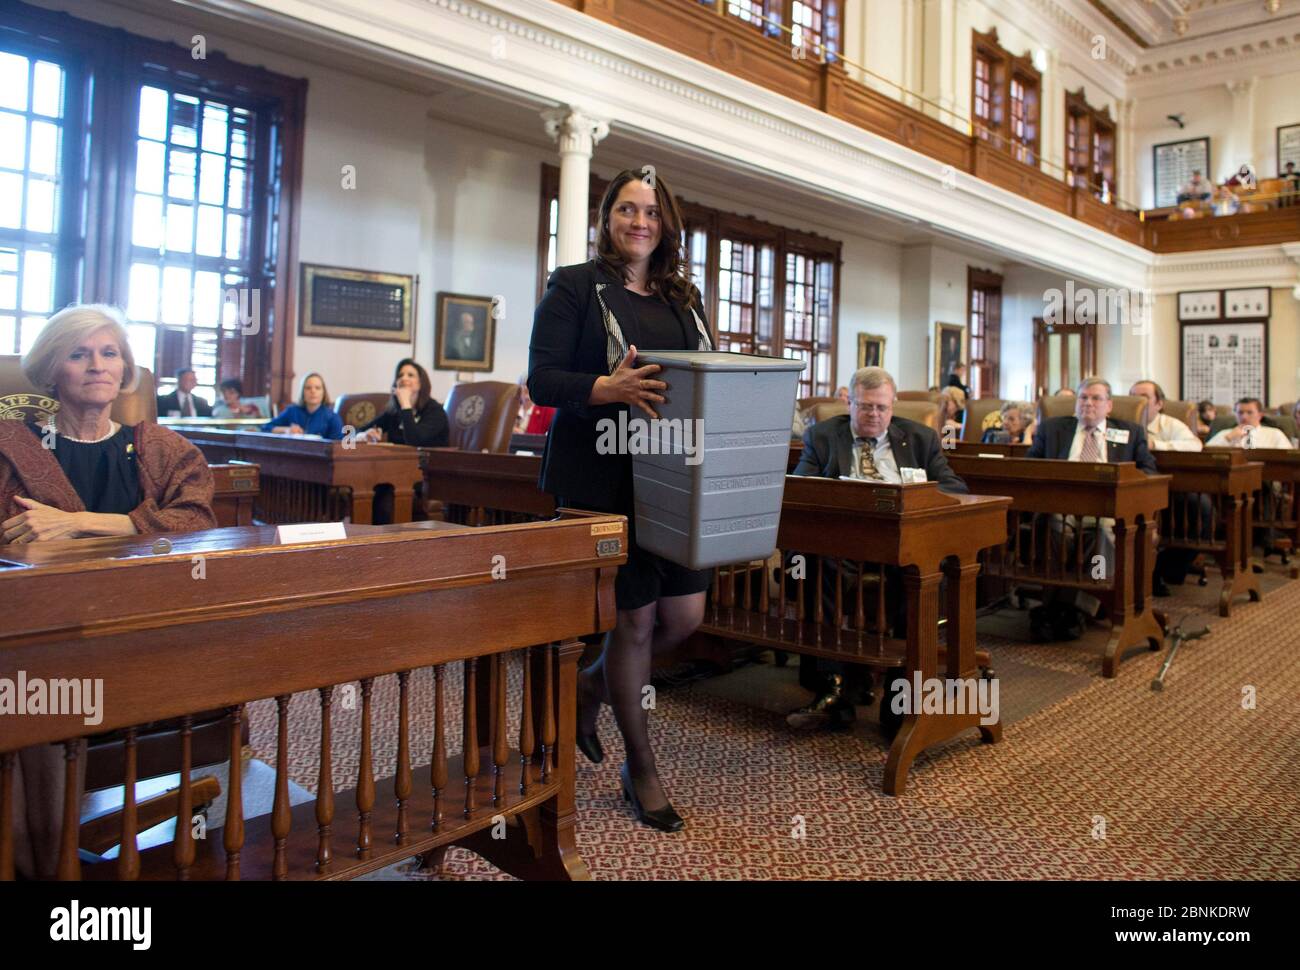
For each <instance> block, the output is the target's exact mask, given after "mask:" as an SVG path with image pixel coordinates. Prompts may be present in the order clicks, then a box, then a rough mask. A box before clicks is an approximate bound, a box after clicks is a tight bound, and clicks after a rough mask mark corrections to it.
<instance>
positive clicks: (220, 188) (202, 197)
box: [199, 152, 242, 205]
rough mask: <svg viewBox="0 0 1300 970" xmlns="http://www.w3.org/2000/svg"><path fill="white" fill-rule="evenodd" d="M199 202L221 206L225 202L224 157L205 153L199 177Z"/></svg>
mask: <svg viewBox="0 0 1300 970" xmlns="http://www.w3.org/2000/svg"><path fill="white" fill-rule="evenodd" d="M241 174H242V173H241ZM199 201H201V202H208V203H210V204H212V205H221V204H222V203H223V202H225V201H226V157H225V156H224V155H213V154H212V153H211V152H207V153H205V154H204V156H203V167H202V169H201V172H200V175H199Z"/></svg>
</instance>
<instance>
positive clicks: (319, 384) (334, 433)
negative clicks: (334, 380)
mask: <svg viewBox="0 0 1300 970" xmlns="http://www.w3.org/2000/svg"><path fill="white" fill-rule="evenodd" d="M262 430H263V431H272V432H274V433H275V434H315V435H320V436H321V437H322V438H327V439H329V440H330V441H338V440H339V439H341V438H342V437H343V421H342V419H341V418H339V416H338V414H337V413H335V411H334V407H333V404H332V402H331V401H330V396H329V391H327V390H326V389H325V379H324V378H323V377H321V376H320V375H319V374H317V373H315V372H313V373H310V374H308V375H307V376H306V377H304V378H303V379H302V382H301V383H300V384H299V385H298V403H297V404H290V405H289V406H288V407H287V408H285V409H284V410H283V411H282V412H281V413H280V414H278V415H277V416H276V417H274V418H273V419H271V420H270V421H268V422H266V424H264V425H262Z"/></svg>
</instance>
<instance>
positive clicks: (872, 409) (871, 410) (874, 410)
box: [849, 401, 893, 414]
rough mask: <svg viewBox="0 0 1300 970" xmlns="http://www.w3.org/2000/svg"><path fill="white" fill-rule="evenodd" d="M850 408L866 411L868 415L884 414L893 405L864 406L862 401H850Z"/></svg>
mask: <svg viewBox="0 0 1300 970" xmlns="http://www.w3.org/2000/svg"><path fill="white" fill-rule="evenodd" d="M849 407H854V408H857V409H858V410H859V411H866V412H867V413H868V414H884V413H885V412H886V411H888V410H889V409H890V408H892V407H893V405H892V404H864V403H863V402H861V401H850V402H849Z"/></svg>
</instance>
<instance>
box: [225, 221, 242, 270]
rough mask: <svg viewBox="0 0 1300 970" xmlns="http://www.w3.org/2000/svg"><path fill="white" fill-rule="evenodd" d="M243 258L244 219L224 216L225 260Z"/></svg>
mask: <svg viewBox="0 0 1300 970" xmlns="http://www.w3.org/2000/svg"><path fill="white" fill-rule="evenodd" d="M243 256H244V217H243V216H237V215H234V214H231V215H227V216H226V259H242V258H243Z"/></svg>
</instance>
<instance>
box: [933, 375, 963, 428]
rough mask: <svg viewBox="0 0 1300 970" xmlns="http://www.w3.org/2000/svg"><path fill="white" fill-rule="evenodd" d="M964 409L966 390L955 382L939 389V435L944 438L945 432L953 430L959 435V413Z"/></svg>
mask: <svg viewBox="0 0 1300 970" xmlns="http://www.w3.org/2000/svg"><path fill="white" fill-rule="evenodd" d="M965 410H966V392H965V391H963V390H962V389H961V388H960V387H957V386H956V385H955V384H949V385H948V386H947V387H945V388H943V389H942V390H941V391H939V437H940V438H941V439H943V438H945V432H948V431H949V429H952V430H953V433H955V434H956V435H957V436H958V437H960V436H961V418H960V415H961V414H962V412H963V411H965Z"/></svg>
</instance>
